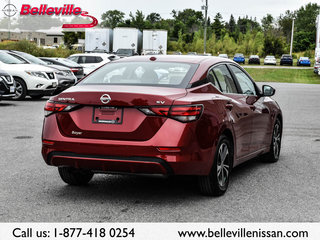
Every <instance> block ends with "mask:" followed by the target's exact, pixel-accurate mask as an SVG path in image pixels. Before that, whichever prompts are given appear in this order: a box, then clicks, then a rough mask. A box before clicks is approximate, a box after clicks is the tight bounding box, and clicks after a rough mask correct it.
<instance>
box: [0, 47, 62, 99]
mask: <svg viewBox="0 0 320 240" xmlns="http://www.w3.org/2000/svg"><path fill="white" fill-rule="evenodd" d="M0 69H2V70H4V71H6V72H8V73H9V74H10V75H11V76H12V77H13V78H14V80H15V82H16V96H15V97H13V99H16V100H23V99H24V98H25V97H26V96H27V95H29V96H31V97H32V98H36V99H39V98H41V97H43V96H48V95H52V93H53V92H54V91H55V90H56V88H57V86H58V80H57V78H56V76H55V73H54V72H53V70H52V68H48V67H45V66H40V65H36V64H24V63H23V62H22V61H20V60H18V59H17V58H15V57H13V56H11V55H9V54H7V53H5V52H0Z"/></svg>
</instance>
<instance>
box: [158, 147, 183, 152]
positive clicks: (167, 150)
mask: <svg viewBox="0 0 320 240" xmlns="http://www.w3.org/2000/svg"><path fill="white" fill-rule="evenodd" d="M157 149H158V151H159V152H181V149H180V148H177V147H158V148H157Z"/></svg>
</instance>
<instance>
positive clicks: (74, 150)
mask: <svg viewBox="0 0 320 240" xmlns="http://www.w3.org/2000/svg"><path fill="white" fill-rule="evenodd" d="M274 93H275V90H274V89H273V88H272V87H270V86H267V85H264V86H263V87H262V91H261V90H260V89H259V88H258V87H257V85H256V84H255V83H254V81H253V80H252V78H251V77H250V76H249V75H248V73H247V72H246V71H245V70H244V69H243V68H242V67H240V66H239V65H238V64H237V63H235V62H233V61H231V60H228V59H224V58H218V57H205V56H203V57H202V56H151V57H150V56H144V57H140V56H137V57H130V58H123V59H121V60H118V61H114V62H111V63H109V64H107V65H104V66H103V67H101V68H99V69H98V70H96V71H95V72H93V73H91V74H90V75H88V76H87V77H85V78H84V79H83V80H82V81H80V82H79V83H78V84H77V85H76V86H74V87H71V88H69V89H68V90H66V91H64V92H62V93H61V94H59V95H57V96H54V97H51V98H50V100H49V101H48V102H47V103H46V106H45V119H44V126H43V136H42V155H43V158H44V160H45V161H46V163H47V164H49V165H52V166H57V167H58V169H59V174H60V176H61V178H62V180H63V181H65V182H66V183H68V184H71V185H81V184H86V183H88V182H89V181H90V180H91V178H92V176H93V174H94V173H135V174H140V173H144V174H163V175H196V176H199V177H198V179H199V187H200V190H201V192H202V193H203V194H206V195H214V196H219V195H222V194H223V193H225V191H226V190H227V187H228V183H229V176H230V172H231V169H232V168H233V167H235V166H237V165H239V164H240V163H243V162H245V161H247V160H249V159H251V158H254V157H256V156H259V155H264V159H265V160H266V161H269V162H276V161H277V160H278V159H279V154H280V147H281V136H282V114H281V110H280V108H279V106H278V104H277V103H276V102H275V101H274V100H272V99H271V98H270V97H271V96H272V95H274Z"/></svg>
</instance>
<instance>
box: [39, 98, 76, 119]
mask: <svg viewBox="0 0 320 240" xmlns="http://www.w3.org/2000/svg"><path fill="white" fill-rule="evenodd" d="M76 106H78V105H75V104H67V103H58V102H53V101H47V103H46V105H45V107H44V115H45V116H49V115H50V114H52V113H57V112H69V111H71V110H72V109H74V108H75V107H76Z"/></svg>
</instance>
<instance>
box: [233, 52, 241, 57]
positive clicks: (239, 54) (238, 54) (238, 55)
mask: <svg viewBox="0 0 320 240" xmlns="http://www.w3.org/2000/svg"><path fill="white" fill-rule="evenodd" d="M234 56H235V57H243V54H242V53H236V55H234Z"/></svg>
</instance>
